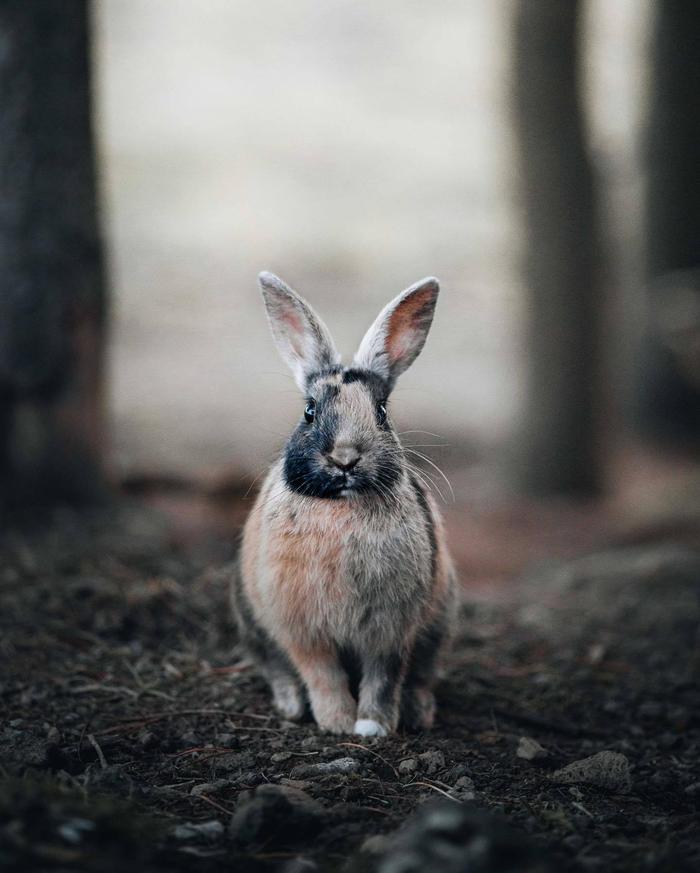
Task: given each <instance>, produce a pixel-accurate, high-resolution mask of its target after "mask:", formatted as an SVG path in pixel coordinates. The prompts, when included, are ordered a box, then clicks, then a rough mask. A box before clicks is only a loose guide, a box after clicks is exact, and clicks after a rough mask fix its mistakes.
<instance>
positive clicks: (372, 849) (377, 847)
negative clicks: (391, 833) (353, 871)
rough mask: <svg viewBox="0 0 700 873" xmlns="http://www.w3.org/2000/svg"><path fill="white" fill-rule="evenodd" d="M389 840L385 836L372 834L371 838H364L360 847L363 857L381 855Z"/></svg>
mask: <svg viewBox="0 0 700 873" xmlns="http://www.w3.org/2000/svg"><path fill="white" fill-rule="evenodd" d="M390 842H391V840H390V839H389V837H388V836H387V835H386V834H372V836H371V837H365V839H364V840H363V842H362V845H361V846H360V851H361V852H363V853H364V854H365V855H381V854H383V853H384V852H385V851H386V849H387V847H388V846H389V844H390Z"/></svg>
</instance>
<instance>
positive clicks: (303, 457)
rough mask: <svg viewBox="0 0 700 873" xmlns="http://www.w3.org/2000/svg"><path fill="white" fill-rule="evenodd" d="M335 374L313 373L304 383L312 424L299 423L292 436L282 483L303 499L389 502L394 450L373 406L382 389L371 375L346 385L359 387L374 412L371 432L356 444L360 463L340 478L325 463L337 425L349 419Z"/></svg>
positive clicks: (361, 374)
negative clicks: (369, 497) (364, 497)
mask: <svg viewBox="0 0 700 873" xmlns="http://www.w3.org/2000/svg"><path fill="white" fill-rule="evenodd" d="M339 372H340V371H339V370H334V369H329V370H323V371H319V372H318V373H317V374H314V375H312V376H311V377H310V378H309V382H308V388H309V392H310V393H309V400H310V401H314V403H315V406H314V415H313V419H312V420H308V417H307V418H306V420H302V421H301V422H299V424H298V426H297V428H296V429H295V431H294V432H293V433H292V435H291V437H290V438H289V441H288V442H287V446H286V449H285V454H284V478H285V482H286V484H287V487H288V488H290V490H292V491H294V492H296V493H297V494H301V495H303V496H305V497H321V498H330V499H338V498H342V497H344V496H345V493H347V492H353V493H356V494H369V493H374V494H376V495H377V496H379V495H382V496H383V497H384V498H385V499H391V490H392V488H393V486H394V485H395V484H396V482H397V481H398V480H399V478H400V477H401V473H402V465H401V461H400V460H399V454H400V445H399V443H398V440H397V438H396V436H395V435H394V433H393V431H392V428H391V424H390V422H389V420H388V418H387V419H386V420H383V417H381V416H380V415H379V412H378V408H379V404H380V403H383V402H384V401H385V400H386V393H385V392H386V383H385V381H384V380H383V379H382V378H381V376H377V375H376V374H374V373H370V372H365V371H363V370H355V371H346V372H348V373H354V374H355V375H354V376H351V377H350V379H349V381H350V382H351V383H352V382H361V383H362V384H363V386H364V387H365V389H366V390H367V393H368V398H367V401H368V402H369V403H371V404H373V405H374V407H375V409H376V410H377V413H376V415H377V418H376V422H377V432H376V433H375V434H374V435H373V436H371V437H367V436H364V437H363V438H362V442H363V445H362V446H361V447H360V448H361V451H362V453H363V458H362V459H361V460H360V463H359V464H358V465H357V466H356V467H355V468H354V469H353V470H352V472H351V473H347V474H346V473H344V472H342V471H340V470H338V469H336V468H334V467H333V466H332V465H331V464H329V462H328V455H329V454H330V453H331V452H332V450H333V447H334V445H335V440H336V437H337V434H338V431H339V428H340V425H341V424H342V423H343V422H342V420H341V417H342V416H343V415H346V414H352V413H351V412H348V411H347V410H346V411H345V412H344V411H343V404H342V386H341V384H340V383H339V381H338V380H337V378H335V379H333V381H323V380H324V378H332V377H337V375H338V373H339Z"/></svg>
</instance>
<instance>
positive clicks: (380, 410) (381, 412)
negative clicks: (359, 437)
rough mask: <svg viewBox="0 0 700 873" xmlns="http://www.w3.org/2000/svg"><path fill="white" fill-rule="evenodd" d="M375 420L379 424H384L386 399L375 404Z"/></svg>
mask: <svg viewBox="0 0 700 873" xmlns="http://www.w3.org/2000/svg"><path fill="white" fill-rule="evenodd" d="M377 421H378V422H379V424H386V400H382V402H381V403H380V404H378V406H377Z"/></svg>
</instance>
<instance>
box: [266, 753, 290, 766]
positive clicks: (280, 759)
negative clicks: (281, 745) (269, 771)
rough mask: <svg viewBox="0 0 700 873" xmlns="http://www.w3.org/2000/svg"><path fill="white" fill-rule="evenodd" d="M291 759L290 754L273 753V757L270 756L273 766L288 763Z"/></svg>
mask: <svg viewBox="0 0 700 873" xmlns="http://www.w3.org/2000/svg"><path fill="white" fill-rule="evenodd" d="M291 757H292V753H291V752H275V754H274V755H270V760H271V761H272V763H273V764H284V762H285V761H288V760H289V759H290V758H291Z"/></svg>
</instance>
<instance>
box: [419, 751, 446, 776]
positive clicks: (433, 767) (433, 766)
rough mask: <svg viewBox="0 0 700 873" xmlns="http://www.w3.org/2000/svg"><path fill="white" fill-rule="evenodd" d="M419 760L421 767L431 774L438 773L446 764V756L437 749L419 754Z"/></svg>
mask: <svg viewBox="0 0 700 873" xmlns="http://www.w3.org/2000/svg"><path fill="white" fill-rule="evenodd" d="M418 760H419V761H420V764H421V769H422V770H424V771H425V772H426V773H428V774H429V775H432V774H433V773H437V772H438V770H442V768H443V767H444V766H445V756H444V755H443V754H442V752H440V751H439V750H437V749H433V750H431V751H430V752H423V754H422V755H418Z"/></svg>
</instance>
